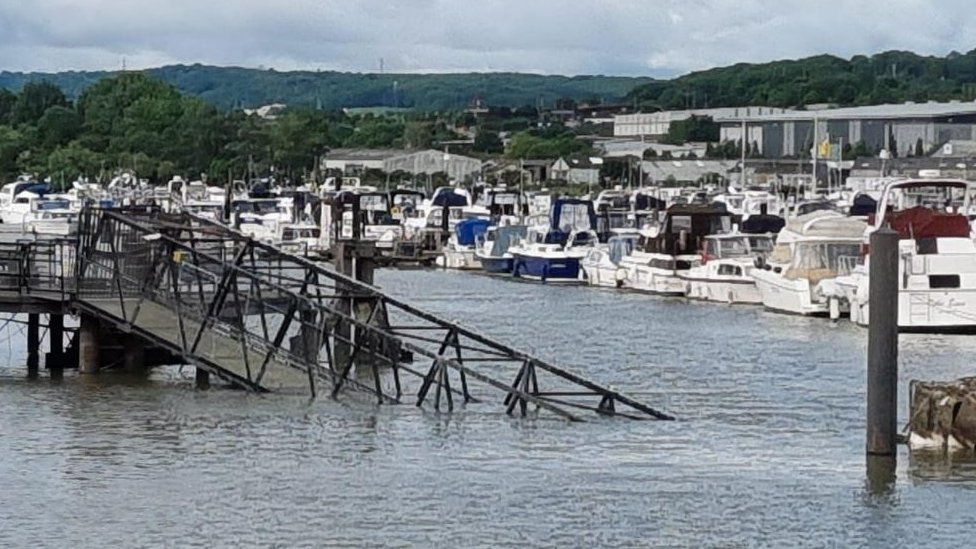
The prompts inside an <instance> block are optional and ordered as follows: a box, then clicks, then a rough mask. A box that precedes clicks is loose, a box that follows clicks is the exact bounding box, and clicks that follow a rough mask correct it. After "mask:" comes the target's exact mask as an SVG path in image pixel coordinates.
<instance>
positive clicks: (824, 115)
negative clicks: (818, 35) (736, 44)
mask: <svg viewBox="0 0 976 549" xmlns="http://www.w3.org/2000/svg"><path fill="white" fill-rule="evenodd" d="M961 115H976V102H962V101H958V102H949V103H936V102H929V103H912V102H906V103H897V104H885V105H869V106H864V107H844V108H839V109H822V110H811V111H787V112H782V113H777V114H764V115H759V116H723V117H716V120H717V121H718V122H743V121H745V122H780V121H783V122H787V121H808V120H814V119H817V120H859V119H881V120H886V119H897V118H941V117H947V116H961Z"/></svg>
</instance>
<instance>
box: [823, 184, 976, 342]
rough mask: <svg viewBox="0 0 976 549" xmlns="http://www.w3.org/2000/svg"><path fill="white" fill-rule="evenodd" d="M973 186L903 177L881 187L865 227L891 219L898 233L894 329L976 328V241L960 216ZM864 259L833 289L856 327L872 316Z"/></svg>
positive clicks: (874, 227)
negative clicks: (895, 325) (895, 321)
mask: <svg viewBox="0 0 976 549" xmlns="http://www.w3.org/2000/svg"><path fill="white" fill-rule="evenodd" d="M974 191H976V184H973V183H971V182H968V181H961V180H929V179H907V180H902V181H897V182H890V183H888V184H887V185H886V186H885V189H884V191H883V193H882V196H881V199H880V200H879V201H878V205H877V212H876V214H875V215H874V216H873V219H872V220H871V221H872V225H871V227H870V229H869V233H870V232H873V231H875V230H877V229H879V228H881V227H883V226H884V225H889V226H890V227H891V228H892V229H895V230H896V231H898V234H899V237H900V240H899V243H898V252H899V261H898V280H899V281H900V285H899V289H898V327H899V329H900V330H903V331H915V332H976V243H974V242H973V239H972V238H971V237H970V231H971V229H970V226H969V222H968V220H967V218H966V215H964V213H965V212H968V211H969V206H970V199H971V196H972V194H973V192H974ZM869 238H870V237H869V236H867V237H866V239H865V243H867V242H869V240H868V239H869ZM869 251H870V250H869ZM870 260H871V256H870V253H869V254H867V255H866V256H865V257H864V261H863V262H862V263H861V264H860V265H858V266H857V267H856V268H855V269H854V271H853V272H852V273H851V275H850V276H846V277H842V278H838V279H837V281H836V288H835V289H834V291H835V292H837V293H839V294H840V295H842V296H843V297H844V298H845V300H846V302H847V303H849V305H850V312H851V320H852V321H853V322H855V323H857V324H859V325H861V326H867V325H868V323H869V320H870V309H869V299H870V277H869V270H870Z"/></svg>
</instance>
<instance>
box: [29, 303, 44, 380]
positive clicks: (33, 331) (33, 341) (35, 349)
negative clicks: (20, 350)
mask: <svg viewBox="0 0 976 549" xmlns="http://www.w3.org/2000/svg"><path fill="white" fill-rule="evenodd" d="M40 353H41V318H40V315H39V314H37V313H30V314H28V315H27V372H28V373H29V374H34V375H36V374H37V367H38V365H39V364H40Z"/></svg>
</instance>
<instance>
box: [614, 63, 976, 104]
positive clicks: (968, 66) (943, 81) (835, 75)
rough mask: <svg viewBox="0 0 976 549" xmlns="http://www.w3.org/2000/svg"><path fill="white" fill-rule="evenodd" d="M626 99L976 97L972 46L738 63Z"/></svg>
mask: <svg viewBox="0 0 976 549" xmlns="http://www.w3.org/2000/svg"><path fill="white" fill-rule="evenodd" d="M627 99H628V100H629V101H633V102H636V103H638V104H640V105H643V106H644V107H645V108H653V109H664V110H667V109H687V108H705V107H742V106H749V105H764V106H772V107H792V108H796V107H802V106H804V105H810V104H816V103H835V104H838V105H842V106H856V105H874V104H881V103H902V102H905V101H915V102H924V101H929V100H935V101H949V100H952V99H959V100H964V101H972V100H974V99H976V50H972V51H970V52H968V53H959V52H952V53H950V54H948V55H946V56H944V57H939V56H922V55H918V54H915V53H912V52H906V51H888V52H884V53H879V54H876V55H871V56H865V55H856V56H854V57H852V58H850V59H842V58H840V57H835V56H831V55H818V56H814V57H808V58H804V59H796V60H784V61H774V62H771V63H758V64H749V63H739V64H736V65H732V66H728V67H720V68H715V69H709V70H704V71H698V72H693V73H690V74H687V75H684V76H681V77H678V78H675V79H672V80H658V81H654V82H650V83H647V84H644V85H641V86H638V87H636V88H635V89H634V90H632V91H631V92H630V93H629V94H628V96H627Z"/></svg>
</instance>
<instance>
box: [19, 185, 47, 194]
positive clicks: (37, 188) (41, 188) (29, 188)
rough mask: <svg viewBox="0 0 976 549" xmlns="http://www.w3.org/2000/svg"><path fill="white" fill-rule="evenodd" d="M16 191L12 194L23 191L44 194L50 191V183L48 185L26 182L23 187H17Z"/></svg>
mask: <svg viewBox="0 0 976 549" xmlns="http://www.w3.org/2000/svg"><path fill="white" fill-rule="evenodd" d="M16 191H17V192H16V193H15V195H14V196H16V195H19V194H20V193H25V192H26V193H34V194H36V195H39V196H44V195H46V194H48V193H50V192H51V185H49V184H48V183H27V184H25V185H24V186H23V187H18V188H17V189H16Z"/></svg>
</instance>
